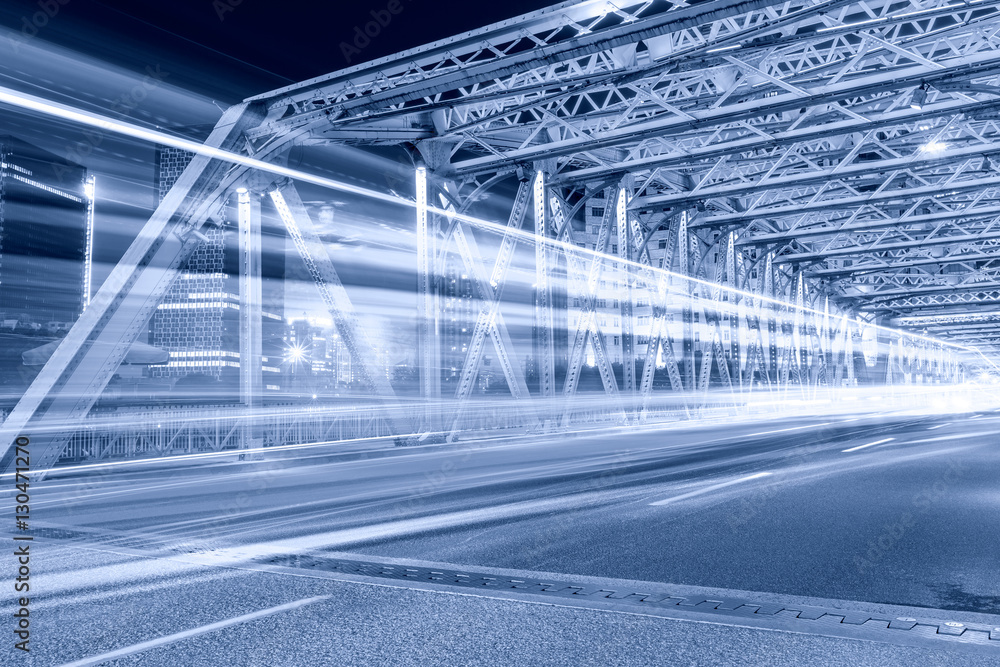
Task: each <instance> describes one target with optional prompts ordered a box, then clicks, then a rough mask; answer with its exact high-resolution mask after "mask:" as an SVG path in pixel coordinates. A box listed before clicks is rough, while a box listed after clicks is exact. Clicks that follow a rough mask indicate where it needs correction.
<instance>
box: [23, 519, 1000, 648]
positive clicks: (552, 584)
mask: <svg viewBox="0 0 1000 667" xmlns="http://www.w3.org/2000/svg"><path fill="white" fill-rule="evenodd" d="M31 534H32V535H34V536H36V537H45V538H49V539H54V540H66V541H70V542H78V543H84V544H100V545H102V546H109V547H113V548H114V547H117V548H125V549H130V550H135V551H138V552H143V553H145V555H148V556H169V555H174V554H177V555H187V554H197V553H200V554H206V553H210V552H211V551H212V549H206V548H205V545H204V544H203V543H202V544H201V548H198V547H195V546H194V545H187V544H183V543H180V544H178V543H176V542H173V541H172V540H169V539H166V538H162V537H155V536H151V535H134V534H129V533H112V532H109V531H102V530H93V529H82V530H81V529H67V528H63V527H56V526H44V527H43V526H38V527H35V528H33V529H32V531H31ZM226 551H231V550H229V549H226ZM233 555H234V556H237V557H239V556H240V554H238V553H233ZM253 562H256V563H259V564H261V565H274V566H279V567H289V568H297V569H302V570H313V571H322V572H337V573H341V574H348V575H359V576H364V577H371V578H375V579H386V580H396V581H401V582H407V581H408V582H415V583H417V582H419V583H421V584H435V585H442V586H451V587H457V588H463V589H471V590H490V591H498V592H499V591H504V592H508V593H528V594H531V595H533V596H541V597H542V598H546V597H547V598H551V599H552V600H558V599H563V600H575V601H578V602H586V601H593V602H599V603H600V604H604V605H607V604H614V605H615V606H618V607H621V606H622V605H624V606H625V607H626V608H633V609H646V610H656V609H658V610H669V609H674V610H676V611H695V612H699V613H705V614H709V615H715V616H719V617H720V620H722V618H721V617H728V618H729V619H745V620H753V621H757V622H762V623H759V624H760V625H762V626H765V627H766V626H767V625H772V626H774V627H778V626H781V627H783V628H785V629H790V627H789V626H788V621H789V620H792V619H794V620H795V623H796V624H797V625H795V626H794V629H795V630H797V631H803V632H809V631H815V632H823V631H824V630H826V631H829V630H831V629H834V630H836V629H839V630H848V629H851V630H854V631H860V633H859V634H863V635H865V636H866V637H868V638H872V639H877V638H878V637H879V635H880V634H881V633H893V634H895V633H900V634H905V635H906V636H908V637H915V638H920V639H941V640H946V641H952V642H960V643H963V644H976V645H984V646H993V647H995V648H998V649H1000V626H997V627H993V626H989V625H984V624H977V623H958V622H955V621H942V620H933V619H923V618H909V617H894V616H890V615H887V614H878V613H867V612H860V611H857V610H845V609H836V608H824V607H813V606H807V605H802V604H797V603H793V604H776V603H772V602H754V601H753V600H745V599H742V598H729V597H711V598H709V597H702V596H693V597H692V596H690V595H684V594H681V593H678V592H677V591H673V592H671V591H670V590H669V586H668V585H653V586H650V587H649V589H647V590H646V591H641V590H632V589H628V588H620V587H617V588H616V582H614V581H613V580H612V581H611V582H609V583H608V584H607V585H595V584H589V583H574V582H573V581H572V578H571V577H566V578H563V577H560V579H559V580H550V581H544V580H539V579H531V578H524V579H515V578H510V577H507V576H503V575H497V574H488V573H485V572H477V571H476V569H475V568H469V569H462V570H456V569H447V568H441V569H436V568H429V567H421V566H413V565H409V564H406V565H403V564H388V563H379V562H374V561H362V560H352V559H347V558H330V557H324V556H311V555H294V554H293V555H283V556H274V557H271V558H263V559H259V560H256V561H253ZM525 576H526V577H527V576H528V575H527V573H526V575H525ZM872 631H874V633H873V632H872ZM881 636H882V638H887V637H889V636H890V635H886V634H881Z"/></svg>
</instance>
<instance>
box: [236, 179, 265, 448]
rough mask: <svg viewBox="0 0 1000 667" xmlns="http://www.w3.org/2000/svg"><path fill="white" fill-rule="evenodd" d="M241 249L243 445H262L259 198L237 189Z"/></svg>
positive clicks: (244, 189)
mask: <svg viewBox="0 0 1000 667" xmlns="http://www.w3.org/2000/svg"><path fill="white" fill-rule="evenodd" d="M236 194H237V200H238V201H237V209H238V217H239V230H238V234H239V248H240V401H241V402H242V403H243V406H244V408H245V409H246V416H245V417H244V421H243V430H242V440H241V442H240V447H241V448H242V449H249V448H251V447H257V446H259V444H260V439H261V438H260V433H259V429H258V428H256V426H255V424H256V422H257V419H258V414H257V413H258V409H259V408H260V404H261V393H262V391H263V379H262V375H261V374H262V365H263V364H262V359H261V357H262V355H263V334H262V331H261V323H262V317H263V315H262V312H261V311H262V296H261V271H260V267H261V258H260V252H261V239H260V198H259V197H257V196H255V195H251V193H250V192H249V191H248V190H247V189H246V188H244V187H241V188H239V189H237V191H236Z"/></svg>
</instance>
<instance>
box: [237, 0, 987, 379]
mask: <svg viewBox="0 0 1000 667" xmlns="http://www.w3.org/2000/svg"><path fill="white" fill-rule="evenodd" d="M997 84H1000V3H998V2H996V1H990V0H983V1H981V2H968V3H961V4H959V3H949V2H947V1H946V0H910V2H908V3H906V4H905V5H904V4H900V3H893V2H890V1H889V0H881V1H878V2H875V3H872V2H860V1H857V0H853V1H852V0H846V1H845V0H820V1H814V0H799V1H796V2H790V3H778V2H773V1H772V2H767V1H764V2H761V1H756V0H751V1H746V2H739V1H736V0H715V1H710V2H704V3H699V4H697V5H693V6H685V5H675V6H673V7H668V6H665V5H660V4H657V3H651V2H635V3H632V4H629V3H625V4H618V5H608V4H605V3H602V2H579V3H572V2H570V3H562V4H560V5H555V6H553V7H550V8H547V9H544V10H540V11H537V12H532V13H530V14H526V15H524V16H521V17H517V18H515V19H512V20H510V21H504V22H500V23H497V24H494V25H490V26H486V27H484V28H482V29H480V30H476V31H472V32H469V33H465V34H462V35H458V36H456V37H454V38H451V39H447V40H441V41H438V42H435V43H432V44H428V45H426V46H424V47H420V48H418V49H413V50H411V51H408V52H404V53H401V54H397V55H395V56H391V57H388V58H383V59H380V60H378V61H374V62H371V63H366V64H363V65H358V66H356V67H351V68H348V69H346V70H342V71H339V72H334V73H332V74H329V75H326V76H323V77H318V78H316V79H312V80H309V81H304V82H301V83H298V84H294V85H292V86H287V87H285V88H282V89H279V90H276V91H272V92H270V93H266V94H264V95H260V96H257V97H255V98H252V99H253V101H255V102H259V103H261V104H264V105H266V107H267V109H268V115H267V118H266V120H265V122H263V123H261V124H260V126H259V127H256V128H253V129H251V130H250V131H248V136H249V137H250V138H251V139H252V140H253V141H255V142H267V141H269V140H271V139H272V138H274V137H277V136H281V135H282V133H287V132H289V131H308V132H309V133H311V137H312V139H311V140H312V141H350V142H353V143H360V144H365V143H369V144H371V143H381V144H391V143H400V142H404V141H421V140H424V139H427V138H431V137H433V138H435V140H442V141H446V142H449V145H450V146H452V147H453V151H452V153H451V157H450V158H449V159H447V160H444V161H443V162H442V163H440V164H437V165H435V171H436V172H437V173H438V174H439V175H441V176H444V177H447V178H450V179H453V180H457V181H458V182H459V184H460V186H463V187H472V188H475V187H478V186H479V185H482V184H483V183H484V181H487V180H489V179H492V178H495V177H497V176H498V175H501V174H504V173H508V172H511V171H513V170H515V169H517V168H522V167H524V166H526V165H530V164H532V163H534V162H538V161H546V164H547V165H549V166H548V167H547V169H546V170H547V172H548V173H547V185H548V186H550V187H555V188H565V189H573V188H578V187H581V186H583V185H584V184H590V185H591V186H593V185H594V184H595V183H597V182H602V181H603V182H604V183H607V182H608V181H614V180H616V179H619V178H621V177H626V176H627V177H628V178H629V179H630V183H631V187H630V195H631V198H630V200H629V201H628V203H627V206H628V208H629V209H630V210H632V211H635V212H636V213H635V214H632V213H630V215H637V219H639V220H642V221H643V222H644V223H649V221H650V220H651V219H652V218H654V217H655V215H656V214H657V213H660V212H662V213H665V214H667V215H671V214H673V213H675V212H676V211H678V210H680V209H682V208H696V209H697V210H698V212H697V214H696V215H694V216H693V217H692V219H691V220H690V221H689V225H690V228H691V229H692V230H697V229H701V228H703V227H721V228H722V229H724V230H731V231H735V232H736V233H737V237H736V243H737V244H738V245H740V246H741V247H744V246H746V245H748V244H752V245H758V246H761V247H763V248H766V249H768V250H772V251H774V253H775V257H774V261H775V262H776V263H777V264H785V263H789V262H794V263H800V262H801V263H808V266H807V267H806V271H807V275H808V276H809V277H810V279H812V280H815V279H817V278H818V279H822V280H826V279H834V278H835V279H836V281H835V282H833V283H826V284H825V289H827V290H828V291H829V292H830V294H831V295H832V296H834V297H835V298H837V299H838V302H840V303H844V304H848V303H850V302H851V300H852V299H853V298H854V295H855V294H857V293H858V292H859V290H857V289H853V287H852V286H853V285H854V284H855V282H857V283H858V284H860V285H865V284H866V283H865V279H871V278H872V276H873V273H876V272H877V273H878V275H879V278H878V281H879V284H880V285H883V284H884V285H887V286H890V287H891V286H892V285H896V286H899V287H906V286H908V285H912V284H913V283H914V282H915V280H914V279H913V278H912V277H907V276H908V274H911V273H912V272H913V271H914V270H915V269H919V272H920V274H921V276H922V278H921V281H922V282H921V284H924V283H928V282H930V283H933V282H934V280H937V279H938V277H939V276H947V275H950V274H952V273H954V272H955V271H966V270H968V269H969V267H970V266H972V265H971V264H970V262H981V261H988V258H989V256H990V255H991V253H992V252H993V249H992V247H991V246H990V245H988V243H989V241H990V240H992V239H994V238H995V237H994V236H993V235H992V233H991V232H992V230H991V229H990V227H991V226H992V223H993V222H994V216H996V213H997V210H998V209H1000V196H998V195H1000V175H998V174H996V173H995V169H996V167H997V165H1000V158H998V157H995V156H997V155H998V154H1000V127H998V118H1000V87H998V86H997ZM918 88H920V89H921V96H922V97H923V98H924V99H923V100H916V101H915V98H914V97H913V94H914V91H915V90H916V89H918ZM916 102H919V103H916ZM911 107H912V108H911ZM662 209H669V210H667V211H662ZM893 221H899V224H898V225H897V224H895V223H894V222H893ZM942 224H944V225H945V227H941V226H940V225H942ZM921 225H929V226H928V227H926V228H922V227H921ZM935 225H937V226H935ZM833 230H836V231H833ZM639 232H640V234H642V230H641V229H640V230H639ZM960 232H961V233H960ZM952 244H955V245H960V246H961V249H962V253H961V254H959V253H958V252H957V249H956V252H955V253H948V255H949V258H948V259H947V260H943V261H941V262H938V263H935V262H932V261H931V260H932V259H933V258H934V253H935V252H937V250H935V249H940V248H941V247H950V246H951V245H952ZM620 245H621V244H620ZM850 248H863V249H864V254H866V255H871V256H872V258H871V259H859V260H855V262H856V263H858V264H860V265H861V267H863V268H857V267H854V266H851V267H847V266H845V263H844V262H843V261H842V260H843V258H845V257H847V256H848V255H849V249H850ZM928 251H930V252H928ZM858 252H861V251H858ZM952 254H954V257H955V260H954V261H952V259H950V257H951V255H952ZM973 257H974V258H975V259H972V258H973ZM540 259H544V257H540ZM871 269H875V270H876V271H872V270H871ZM861 277H866V278H865V279H861V280H859V278H861ZM540 312H541V314H543V315H544V309H543V311H540ZM900 312H902V311H900ZM689 352H690V351H689ZM542 375H543V378H544V377H545V376H547V375H548V374H547V373H546V372H543V373H542Z"/></svg>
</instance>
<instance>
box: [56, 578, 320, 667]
mask: <svg viewBox="0 0 1000 667" xmlns="http://www.w3.org/2000/svg"><path fill="white" fill-rule="evenodd" d="M329 597H330V596H329V595H319V596H317V597H313V598H305V599H304V600H296V601H295V602H289V603H288V604H283V605H278V606H277V607H271V608H270V609H262V610H260V611H255V612H253V613H250V614H244V615H242V616H237V617H236V618H230V619H228V620H225V621H219V622H218V623H211V624H209V625H203V626H201V627H200V628H193V629H191V630H185V631H183V632H177V633H175V634H172V635H167V636H166V637H157V638H156V639H151V640H149V641H147V642H142V643H139V644H135V645H133V646H126V647H125V648H120V649H118V650H117V651H111V652H109V653H102V654H101V655H95V656H93V657H91V658H83V659H82V660H77V661H75V662H68V663H66V664H64V665H63V666H62V667H84V665H99V664H100V663H102V662H107V661H108V660H115V659H117V658H122V657H125V656H127V655H133V654H135V653H139V652H141V651H148V650H149V649H151V648H156V647H157V646H163V645H165V644H173V643H174V642H178V641H181V640H183V639H188V638H189V637H197V636H198V635H203V634H205V633H206V632H215V631H216V630H221V629H222V628H226V627H229V626H230V625H237V624H239V623H246V622H247V621H253V620H255V619H258V618H263V617H264V616H270V615H271V614H277V613H279V612H282V611H288V610H290V609H296V608H298V607H303V606H305V605H307V604H312V603H313V602H319V601H321V600H326V599H328V598H329Z"/></svg>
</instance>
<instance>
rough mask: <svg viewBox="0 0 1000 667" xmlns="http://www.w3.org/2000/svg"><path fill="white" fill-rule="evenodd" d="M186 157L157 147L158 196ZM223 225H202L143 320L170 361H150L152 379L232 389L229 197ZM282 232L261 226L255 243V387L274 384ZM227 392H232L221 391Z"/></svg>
mask: <svg viewBox="0 0 1000 667" xmlns="http://www.w3.org/2000/svg"><path fill="white" fill-rule="evenodd" d="M190 159H191V154H190V153H187V152H185V151H181V150H178V149H175V148H165V147H161V148H159V149H158V151H157V166H156V168H157V184H156V185H157V193H158V198H159V200H160V201H162V200H163V197H164V196H165V195H166V193H167V192H168V191H169V190H170V188H171V186H173V184H174V182H175V181H176V180H177V178H178V177H179V176H180V174H181V172H182V171H183V170H184V168H185V167H186V166H187V164H188V162H189V161H190ZM226 210H227V214H226V220H225V223H224V224H223V225H221V226H219V225H206V226H205V227H203V228H202V233H203V234H204V235H205V236H206V237H207V241H205V242H204V243H203V244H202V245H201V246H200V247H199V248H198V249H197V250H196V251H195V252H194V253H193V254H192V256H191V258H190V259H189V260H188V262H187V264H186V266H185V267H182V272H181V273H180V275H179V276H178V277H177V279H176V280H175V281H174V283H173V285H171V287H170V289H169V290H168V292H167V294H166V295H165V297H164V298H163V300H162V301H161V302H160V304H159V305H158V306H157V309H156V312H155V313H154V315H153V317H152V318H151V320H150V325H149V332H150V343H151V344H152V345H154V346H155V347H159V348H161V349H164V350H167V351H168V352H169V353H170V361H169V362H168V363H166V364H162V365H157V366H153V367H151V369H150V373H151V374H152V376H153V377H159V378H170V379H174V380H175V386H176V380H179V379H181V378H185V377H188V376H192V375H197V376H207V377H208V378H211V379H212V380H214V381H216V382H218V383H219V385H221V387H220V388H221V389H224V390H227V393H229V394H233V393H234V392H235V395H238V385H239V377H240V363H241V360H240V317H239V313H240V288H239V258H238V245H237V237H236V227H237V220H236V211H235V203H233V205H231V206H228V207H226ZM284 242H285V237H284V235H283V234H280V233H278V232H276V231H275V227H274V226H273V225H267V226H266V231H265V232H264V239H263V242H262V246H263V248H264V249H263V252H262V255H261V275H262V285H261V292H262V296H263V308H262V310H263V322H262V333H263V359H262V371H263V387H264V391H265V394H266V393H273V392H278V391H280V390H281V363H282V361H283V357H284V340H283V339H284V336H285V327H284V319H283V310H284V275H285V243H284ZM228 390H232V391H228Z"/></svg>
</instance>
